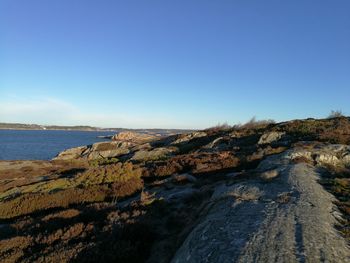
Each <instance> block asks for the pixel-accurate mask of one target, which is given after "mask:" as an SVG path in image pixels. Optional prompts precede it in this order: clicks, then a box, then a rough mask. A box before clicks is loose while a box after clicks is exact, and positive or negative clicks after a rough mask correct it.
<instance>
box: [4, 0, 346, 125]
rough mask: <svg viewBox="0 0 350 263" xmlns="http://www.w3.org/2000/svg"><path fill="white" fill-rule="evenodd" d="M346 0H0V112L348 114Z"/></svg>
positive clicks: (167, 118) (84, 116)
mask: <svg viewBox="0 0 350 263" xmlns="http://www.w3.org/2000/svg"><path fill="white" fill-rule="evenodd" d="M349 13H350V1H348V0H337V1H330V0H329V1H325V0H303V1H301V0H293V1H291V0H290V1H278V0H265V1H259V0H250V1H246V0H245V1H243V0H240V1H238V0H237V1H236V0H222V1H209V0H197V1H194V0H186V1H184V0H179V1H164V0H163V1H160V0H159V1H154V0H148V1H137V0H131V1H117V0H115V1H114V0H101V1H95V0H60V1H46V0H31V1H25V0H1V1H0V122H21V123H38V124H57V125H80V124H86V125H93V126H100V127H129V128H154V127H159V128H205V127H209V126H213V125H215V124H217V123H223V122H228V123H229V124H235V123H239V122H245V121H247V120H249V119H250V118H251V117H252V116H256V117H257V118H258V119H275V120H276V121H283V120H289V119H296V118H307V117H315V118H320V117H326V116H327V115H328V113H329V112H330V111H331V110H342V111H343V112H344V114H347V115H348V114H350V103H349V99H350V15H349Z"/></svg>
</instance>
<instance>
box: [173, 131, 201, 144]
mask: <svg viewBox="0 0 350 263" xmlns="http://www.w3.org/2000/svg"><path fill="white" fill-rule="evenodd" d="M205 136H207V134H206V133H205V132H193V133H189V134H181V135H179V138H178V139H177V140H175V141H174V142H172V143H171V144H179V143H184V142H188V141H190V140H193V139H195V138H201V137H205Z"/></svg>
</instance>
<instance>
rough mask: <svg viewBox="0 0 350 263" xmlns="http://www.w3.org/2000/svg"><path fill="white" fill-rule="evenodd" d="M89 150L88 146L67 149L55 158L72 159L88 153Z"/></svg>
mask: <svg viewBox="0 0 350 263" xmlns="http://www.w3.org/2000/svg"><path fill="white" fill-rule="evenodd" d="M88 150H89V148H88V146H81V147H75V148H71V149H67V150H65V151H63V152H60V153H59V154H58V155H57V156H56V157H55V158H53V160H70V159H78V158H81V157H82V156H84V155H85V154H86V152H87V151H88Z"/></svg>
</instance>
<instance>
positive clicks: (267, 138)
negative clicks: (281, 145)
mask: <svg viewBox="0 0 350 263" xmlns="http://www.w3.org/2000/svg"><path fill="white" fill-rule="evenodd" d="M285 134H286V133H285V132H268V133H264V134H263V135H262V136H261V137H260V139H259V142H258V144H270V143H272V142H275V141H278V140H279V139H281V138H282V137H283V136H284V135H285Z"/></svg>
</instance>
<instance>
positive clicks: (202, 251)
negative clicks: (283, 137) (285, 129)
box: [172, 149, 350, 263]
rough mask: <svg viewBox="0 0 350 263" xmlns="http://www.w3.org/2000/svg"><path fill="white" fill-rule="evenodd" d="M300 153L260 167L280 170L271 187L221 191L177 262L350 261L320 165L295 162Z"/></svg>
mask: <svg viewBox="0 0 350 263" xmlns="http://www.w3.org/2000/svg"><path fill="white" fill-rule="evenodd" d="M320 150H321V149H320ZM298 151H299V150H297V149H295V150H290V151H288V152H286V153H283V154H279V155H276V156H272V157H269V158H267V159H266V160H265V161H263V162H262V163H261V167H260V170H264V169H265V170H273V169H275V167H279V176H278V177H275V178H273V179H272V180H271V181H269V182H263V181H260V180H257V179H256V180H252V181H248V182H244V183H238V184H234V185H231V186H230V185H226V184H223V185H221V187H217V188H216V191H215V193H214V194H213V197H212V200H211V202H210V203H209V204H208V207H207V210H206V211H207V212H206V215H203V217H202V220H201V221H200V222H199V223H198V224H197V225H196V227H195V228H194V229H193V230H192V232H191V233H190V234H189V235H188V237H187V238H186V240H185V241H184V243H183V244H182V246H181V247H180V248H179V249H178V251H177V253H176V254H175V256H174V258H173V260H172V262H173V263H180V262H193V263H194V262H218V263H219V262H220V263H226V262H242V263H243V262H244V263H255V262H265V263H269V262H286V263H293V262H296V263H297V262H310V263H311V262H334V263H338V262H350V250H349V247H348V245H347V243H346V241H345V239H344V238H343V237H342V236H340V234H339V233H338V232H337V230H336V229H335V228H334V225H335V224H337V220H336V218H335V216H334V214H337V213H335V211H336V207H335V205H334V203H333V202H334V201H335V200H334V197H333V196H332V195H331V194H330V193H328V192H327V191H326V190H325V189H324V188H323V187H322V186H321V185H320V184H319V183H318V182H317V181H318V179H319V176H320V174H319V170H318V169H317V168H316V167H315V166H312V165H310V164H307V163H294V162H293V161H292V158H291V156H295V155H297V154H298ZM301 151H304V150H301Z"/></svg>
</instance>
